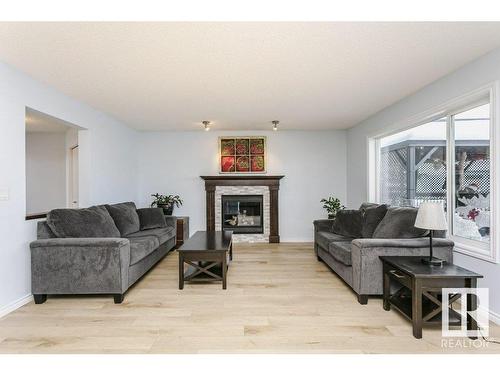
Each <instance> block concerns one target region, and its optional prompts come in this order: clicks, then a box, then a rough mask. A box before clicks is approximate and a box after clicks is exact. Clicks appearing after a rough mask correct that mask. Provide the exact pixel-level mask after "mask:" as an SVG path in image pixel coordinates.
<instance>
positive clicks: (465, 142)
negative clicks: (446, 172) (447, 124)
mask: <svg viewBox="0 0 500 375" xmlns="http://www.w3.org/2000/svg"><path fill="white" fill-rule="evenodd" d="M451 125H452V133H451V134H452V135H453V139H452V142H453V143H454V145H453V154H454V167H455V173H454V180H455V181H454V184H453V192H452V194H453V199H452V202H453V226H452V228H453V235H454V236H459V237H463V238H466V239H469V240H474V241H481V242H485V243H488V242H489V241H490V221H491V220H490V164H491V163H490V105H489V104H485V105H482V106H479V107H475V108H472V109H469V110H467V111H464V112H461V113H457V114H456V115H452V116H451Z"/></svg>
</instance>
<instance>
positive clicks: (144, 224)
mask: <svg viewBox="0 0 500 375" xmlns="http://www.w3.org/2000/svg"><path fill="white" fill-rule="evenodd" d="M137 214H138V215H139V223H140V228H141V229H140V230H146V229H155V228H165V227H166V226H167V221H166V220H165V215H164V214H163V208H139V209H138V210H137Z"/></svg>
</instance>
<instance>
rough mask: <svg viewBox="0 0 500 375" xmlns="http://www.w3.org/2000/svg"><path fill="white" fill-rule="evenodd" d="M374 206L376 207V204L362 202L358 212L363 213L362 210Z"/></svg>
mask: <svg viewBox="0 0 500 375" xmlns="http://www.w3.org/2000/svg"><path fill="white" fill-rule="evenodd" d="M375 206H378V203H370V202H364V203H361V206H359V210H360V211H363V210H366V209H367V208H370V207H375Z"/></svg>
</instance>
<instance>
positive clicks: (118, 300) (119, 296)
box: [113, 293, 125, 304]
mask: <svg viewBox="0 0 500 375" xmlns="http://www.w3.org/2000/svg"><path fill="white" fill-rule="evenodd" d="M124 298H125V293H123V294H113V299H114V300H115V303H116V304H119V303H122V302H123V299H124Z"/></svg>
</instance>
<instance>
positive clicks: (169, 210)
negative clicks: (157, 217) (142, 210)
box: [158, 204, 174, 216]
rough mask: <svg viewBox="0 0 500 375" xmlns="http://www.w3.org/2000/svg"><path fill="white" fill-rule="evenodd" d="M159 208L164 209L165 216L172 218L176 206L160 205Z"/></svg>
mask: <svg viewBox="0 0 500 375" xmlns="http://www.w3.org/2000/svg"><path fill="white" fill-rule="evenodd" d="M158 208H161V209H163V214H164V215H167V216H172V213H173V212H174V205H173V204H172V205H170V206H169V205H166V204H160V205H158Z"/></svg>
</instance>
